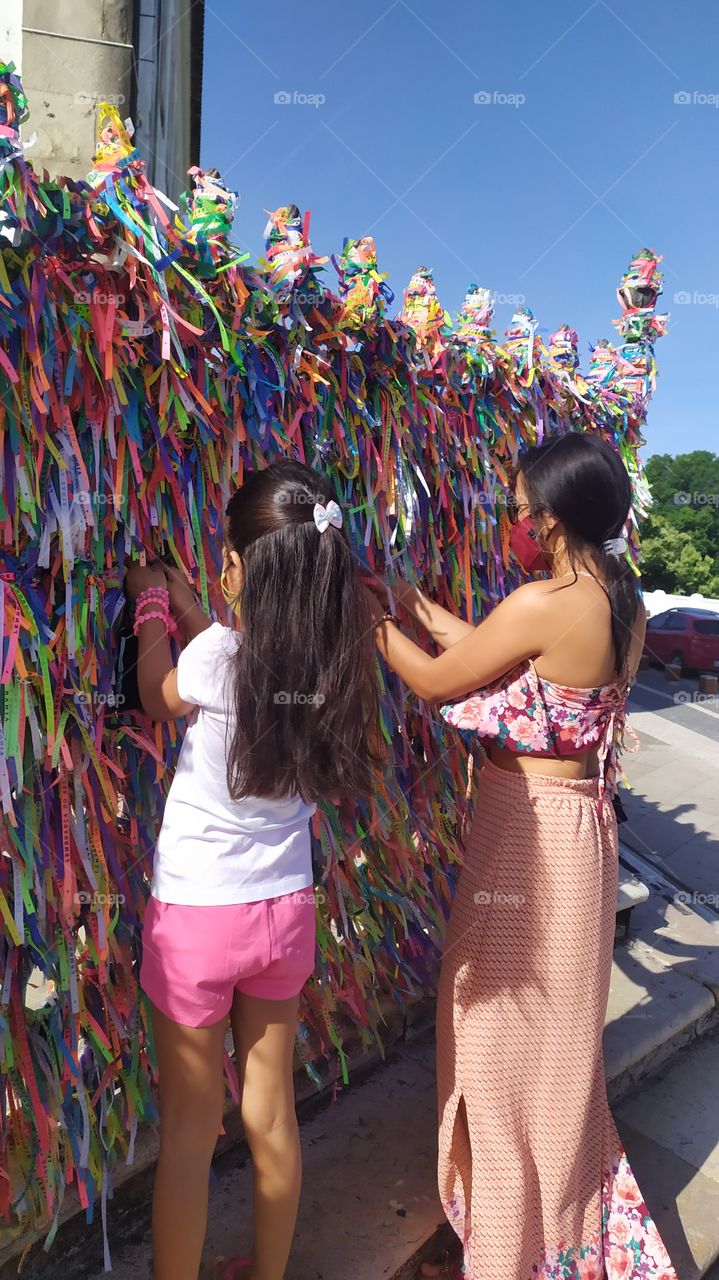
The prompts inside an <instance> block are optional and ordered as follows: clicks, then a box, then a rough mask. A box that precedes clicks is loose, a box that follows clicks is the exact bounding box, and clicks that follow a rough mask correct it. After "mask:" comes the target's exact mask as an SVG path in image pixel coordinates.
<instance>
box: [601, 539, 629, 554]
mask: <svg viewBox="0 0 719 1280" xmlns="http://www.w3.org/2000/svg"><path fill="white" fill-rule="evenodd" d="M626 549H627V540H626V538H607V540H606V542H603V543H602V551H604V552H606V554H607V555H608V556H623V555H624V552H625V551H626Z"/></svg>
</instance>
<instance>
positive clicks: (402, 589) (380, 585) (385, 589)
mask: <svg viewBox="0 0 719 1280" xmlns="http://www.w3.org/2000/svg"><path fill="white" fill-rule="evenodd" d="M362 582H363V584H364V585H365V586H366V587H367V588H368V590H369V591H371V592H372V594H373V595H374V596H376V598H377V599H378V600H379V602H380V604H381V605H382V612H383V613H389V612H390V611H391V607H392V606H391V601H392V600H393V601H394V602H395V604H398V605H402V607H403V608H405V609H407V610H408V612H409V613H412V612H413V606H414V605H415V604H416V603H417V600H418V599H419V597H420V595H421V592H420V591H419V588H418V587H413V586H412V585H411V583H409V582H407V580H406V579H405V578H399V577H393V578H392V579H391V581H390V582H389V583H384V582H382V581H381V579H380V578H376V577H374V576H373V575H371V574H364V575H363V577H362Z"/></svg>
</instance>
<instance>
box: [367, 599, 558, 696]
mask: <svg viewBox="0 0 719 1280" xmlns="http://www.w3.org/2000/svg"><path fill="white" fill-rule="evenodd" d="M537 585H538V584H536V583H527V584H526V585H525V586H523V587H519V588H518V589H517V590H516V591H513V592H512V594H511V595H510V596H508V597H507V599H506V600H503V601H502V603H501V604H499V605H497V607H496V609H493V610H492V612H491V613H490V614H489V617H487V618H486V619H485V620H484V622H481V623H480V624H479V626H477V627H472V628H470V632H471V633H470V634H466V635H465V636H464V638H463V639H461V640H458V641H457V642H456V643H455V644H453V645H452V647H451V648H449V649H447V650H446V651H445V652H444V653H442V654H440V655H439V657H437V658H433V657H431V656H430V655H429V654H427V653H425V652H424V651H423V650H422V649H420V648H419V646H418V645H416V644H415V643H414V641H412V640H410V639H409V636H406V635H403V634H402V632H401V631H400V630H399V628H398V627H396V626H395V625H394V624H393V623H392V622H389V621H380V618H381V612H380V610H379V605H378V604H377V602H376V600H375V602H374V605H373V610H374V617H375V621H376V622H377V633H376V634H377V645H378V647H379V650H380V653H381V654H382V656H383V657H384V658H385V660H386V661H387V663H388V664H389V666H390V667H391V668H392V670H393V671H396V672H397V674H398V675H399V676H401V678H402V680H404V682H405V684H407V685H409V687H410V689H412V690H414V692H415V693H416V694H417V696H418V697H420V698H422V699H423V700H424V701H425V702H447V701H451V700H452V699H454V698H460V697H462V695H463V694H466V693H471V692H472V691H473V690H474V689H479V688H481V687H482V686H483V685H485V684H489V683H490V682H491V681H492V680H496V679H498V677H499V676H501V675H504V673H505V672H506V671H511V670H512V668H513V667H516V666H517V665H518V663H520V662H523V661H524V660H525V659H527V658H532V657H538V656H539V655H540V654H541V653H542V652H543V651H544V649H545V648H546V647H547V645H548V644H549V643H550V638H551V637H550V630H549V627H548V624H547V609H546V605H545V599H544V593H543V592H541V591H540V592H538V591H537V590H536V587H537Z"/></svg>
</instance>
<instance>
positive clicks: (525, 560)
mask: <svg viewBox="0 0 719 1280" xmlns="http://www.w3.org/2000/svg"><path fill="white" fill-rule="evenodd" d="M509 546H510V549H511V551H512V554H513V555H514V556H515V557H516V559H517V560H518V561H519V563H520V564H521V566H522V568H523V569H524V571H525V573H541V572H542V570H543V569H548V568H549V562H548V560H547V557H546V556H545V554H544V552H543V551H542V548H541V547H540V545H539V542H538V540H537V531H536V529H535V527H534V525H533V524H532V517H531V516H524V518H523V519H522V520H518V521H517V523H516V524H513V525H512V528H511V529H510V531H509Z"/></svg>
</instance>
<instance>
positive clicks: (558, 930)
mask: <svg viewBox="0 0 719 1280" xmlns="http://www.w3.org/2000/svg"><path fill="white" fill-rule="evenodd" d="M630 502H631V486H630V482H629V478H628V476H627V473H626V471H625V469H624V466H623V465H622V462H621V460H620V458H619V456H618V455H617V454H616V453H615V452H614V450H613V449H612V448H611V447H610V446H609V445H607V444H605V443H604V442H602V441H600V440H598V439H596V438H595V437H592V436H585V435H578V434H576V435H575V434H572V435H567V436H563V437H561V438H559V439H555V440H551V441H548V442H547V443H546V444H544V445H543V446H541V447H539V448H532V449H529V450H528V451H527V452H526V453H525V454H524V456H523V457H522V459H521V461H520V463H519V467H518V477H517V484H516V491H515V494H514V495H513V503H512V507H511V508H510V514H511V516H512V519H513V528H512V536H511V545H512V547H513V550H514V552H515V555H516V556H517V558H518V559H519V561H520V563H521V564H523V565H524V567H525V569H526V570H527V571H528V572H530V573H532V572H537V571H539V570H546V571H548V573H549V574H550V575H551V576H550V577H549V578H548V579H544V580H542V581H536V582H530V583H527V584H526V585H524V586H521V587H519V588H518V589H517V590H516V591H513V592H512V594H511V595H510V596H508V597H507V599H505V600H504V601H503V602H502V603H501V604H500V605H498V606H497V608H496V609H494V610H493V611H492V613H491V614H490V615H489V616H488V617H487V618H486V619H485V621H484V622H482V623H481V624H480V625H479V626H478V627H473V626H471V625H470V624H468V623H466V622H463V621H461V620H460V619H458V618H456V617H454V616H453V615H452V614H450V613H449V612H448V611H447V610H445V609H443V608H441V607H440V606H439V605H436V604H434V603H432V602H431V601H429V600H427V599H426V597H424V596H423V595H422V594H421V593H420V592H419V591H417V590H416V589H414V588H410V587H408V586H406V584H405V585H404V586H403V588H402V590H401V592H400V593H399V598H400V600H401V603H402V604H403V605H404V606H405V607H406V608H407V609H408V610H409V611H410V612H411V613H412V614H413V615H414V617H415V619H416V620H417V622H419V623H420V624H421V625H422V626H423V627H424V629H425V630H426V631H427V633H428V634H429V636H430V637H431V638H432V639H433V640H434V641H436V642H437V644H439V645H440V647H441V648H442V649H444V651H445V652H444V653H442V654H441V655H440V656H439V657H431V656H430V655H429V654H427V653H426V652H424V650H422V649H421V648H419V647H418V646H417V645H416V644H414V643H413V642H412V640H410V639H409V637H408V636H406V635H404V634H403V633H402V632H401V631H400V630H399V628H398V626H397V625H396V622H395V621H394V619H393V618H392V617H391V615H389V614H387V613H385V614H384V615H383V616H382V617H380V616H379V615H380V613H381V606H380V605H379V604H378V603H377V601H376V600H375V606H374V608H375V619H376V621H377V640H378V645H379V649H380V651H381V653H382V655H383V656H384V658H385V659H386V661H387V662H388V663H389V665H390V666H391V667H392V668H393V669H394V670H395V671H396V672H397V673H398V674H399V675H400V676H401V677H402V679H403V680H404V681H405V682H406V683H407V684H408V685H409V686H410V688H412V689H413V690H414V692H415V693H416V694H417V695H418V696H419V697H421V698H422V699H423V700H424V701H426V702H433V703H452V704H453V705H450V706H445V707H443V708H442V713H443V715H445V716H446V718H447V719H448V720H449V722H450V723H451V724H454V725H456V726H457V727H458V728H470V729H476V730H477V733H478V735H479V738H480V741H481V742H482V744H483V745H484V747H485V749H486V754H485V757H484V759H483V766H482V769H481V773H480V778H479V789H478V796H477V802H476V816H475V819H474V823H473V826H472V829H471V834H470V836H469V840H468V846H467V849H466V854H465V861H464V865H463V867H462V871H461V874H460V877H459V882H458V886H457V892H456V895H455V900H454V904H453V907H452V913H451V919H450V923H449V932H448V937H447V944H446V950H445V954H444V960H443V967H442V975H441V980H440V991H439V1001H438V1010H437V1054H438V1092H439V1115H440V1134H439V1181H440V1194H441V1197H442V1202H443V1205H444V1208H445V1211H446V1213H447V1217H448V1218H449V1220H450V1222H451V1224H452V1226H453V1228H454V1230H455V1231H456V1233H457V1235H458V1236H459V1238H460V1240H461V1241H462V1244H463V1247H464V1271H463V1272H462V1271H461V1270H460V1269H459V1266H457V1267H456V1268H455V1271H454V1273H453V1272H452V1270H451V1269H450V1267H449V1265H448V1264H445V1266H444V1267H430V1266H426V1265H425V1266H424V1267H423V1268H422V1275H424V1276H432V1275H435V1276H437V1275H452V1274H456V1275H460V1274H464V1276H465V1280H530V1278H531V1280H534V1278H535V1277H536V1278H541V1280H550V1278H552V1280H553V1278H554V1277H559V1276H562V1277H577V1278H581V1280H590V1278H591V1280H603V1278H604V1277H608V1280H620V1278H621V1280H631V1277H637V1278H638V1277H639V1276H641V1277H643V1278H645V1277H652V1278H653V1280H676V1276H675V1272H674V1270H673V1268H672V1265H671V1262H670V1260H669V1257H668V1256H667V1253H666V1250H665V1248H664V1246H663V1244H662V1241H661V1239H660V1238H659V1235H658V1233H657V1230H656V1227H655V1225H654V1223H653V1222H652V1220H651V1218H650V1217H649V1214H648V1211H647V1208H646V1205H645V1204H644V1201H643V1199H642V1196H641V1193H640V1192H639V1190H638V1188H637V1185H636V1182H635V1180H634V1177H633V1175H632V1172H631V1169H630V1167H629V1165H628V1163H627V1160H626V1156H625V1155H624V1152H623V1150H622V1146H621V1142H620V1139H619V1136H618V1134H617V1131H616V1129H615V1126H614V1122H613V1120H612V1117H611V1113H610V1111H609V1107H608V1104H607V1096H606V1088H605V1081H604V1065H603V1059H602V1031H603V1026H604V1018H605V1014H606V1007H607V998H608V992H609V978H610V969H611V960H612V944H613V938H614V918H615V903H616V883H617V851H618V846H617V826H616V818H615V815H614V812H613V807H612V804H611V793H612V791H613V788H614V784H615V775H616V767H617V756H618V752H619V750H620V749H621V747H622V745H623V728H624V719H625V708H626V700H627V693H628V689H629V685H630V682H631V680H632V679H633V677H634V674H635V672H636V670H637V667H638V664H639V657H640V654H641V652H642V647H643V643H644V631H645V626H646V617H645V611H644V607H643V605H642V603H641V599H640V596H639V593H638V589H637V582H636V578H635V576H634V573H633V571H632V569H631V567H630V566H629V565H628V563H627V561H626V557H625V555H624V552H625V550H626V543H625V541H624V539H623V537H622V536H621V531H622V529H623V526H624V524H625V521H626V519H627V516H628V514H629V509H630ZM467 695H471V696H467ZM457 699H463V701H461V702H459V703H457V701H456V700H457Z"/></svg>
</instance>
